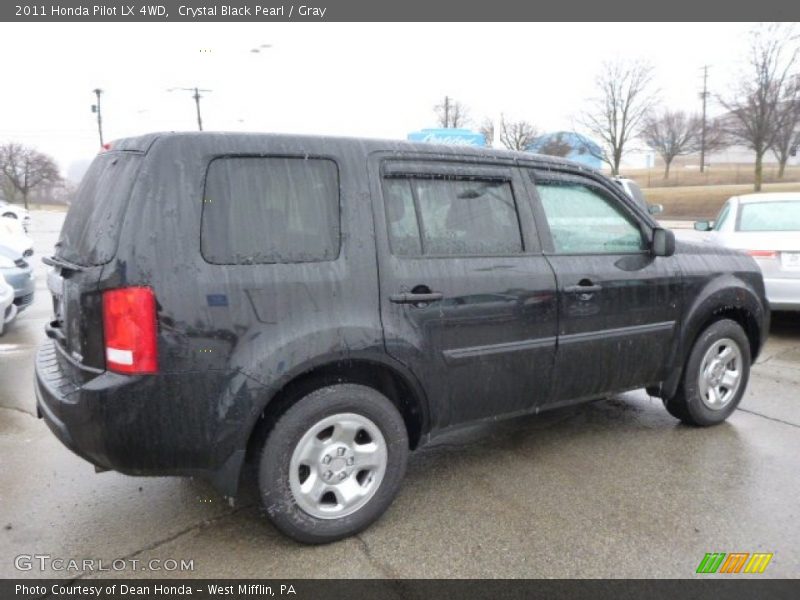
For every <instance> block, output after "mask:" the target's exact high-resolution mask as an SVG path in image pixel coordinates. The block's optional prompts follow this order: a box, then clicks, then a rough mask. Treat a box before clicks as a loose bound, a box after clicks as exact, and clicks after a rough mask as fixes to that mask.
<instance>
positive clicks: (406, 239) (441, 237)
mask: <svg viewBox="0 0 800 600" xmlns="http://www.w3.org/2000/svg"><path fill="white" fill-rule="evenodd" d="M383 188H384V199H385V203H386V218H387V227H388V231H389V243H390V245H391V249H392V253H393V254H395V255H398V256H421V255H433V256H469V255H478V256H493V255H503V254H514V253H518V252H522V249H523V248H522V237H521V233H520V226H519V219H518V217H517V209H516V204H515V203H514V195H513V193H512V191H511V184H510V183H509V182H507V181H494V180H481V179H472V178H429V179H422V178H412V177H409V178H397V179H384V181H383Z"/></svg>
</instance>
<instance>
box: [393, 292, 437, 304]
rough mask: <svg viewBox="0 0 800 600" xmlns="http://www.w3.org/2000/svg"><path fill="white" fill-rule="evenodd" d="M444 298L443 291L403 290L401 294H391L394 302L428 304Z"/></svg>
mask: <svg viewBox="0 0 800 600" xmlns="http://www.w3.org/2000/svg"><path fill="white" fill-rule="evenodd" d="M442 298H444V294H442V292H428V293H425V294H415V293H414V292H402V293H400V294H392V295H391V296H389V301H390V302H393V303H394V304H426V303H428V302H436V301H437V300H441V299H442Z"/></svg>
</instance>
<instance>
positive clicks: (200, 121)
mask: <svg viewBox="0 0 800 600" xmlns="http://www.w3.org/2000/svg"><path fill="white" fill-rule="evenodd" d="M175 90H183V91H186V92H193V94H192V98H194V105H195V109H196V110H197V128H198V129H199V130H200V131H203V118H202V117H201V116H200V98H202V96H201V95H200V92H213V91H214V90H204V89H201V88H199V87H193V88H169V89H168V90H167V91H168V92H174V91H175Z"/></svg>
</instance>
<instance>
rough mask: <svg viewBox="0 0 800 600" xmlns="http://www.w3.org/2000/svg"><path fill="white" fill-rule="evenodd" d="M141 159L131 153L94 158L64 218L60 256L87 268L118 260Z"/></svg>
mask: <svg viewBox="0 0 800 600" xmlns="http://www.w3.org/2000/svg"><path fill="white" fill-rule="evenodd" d="M141 160H142V155H141V154H138V153H131V152H109V153H106V154H101V155H99V156H98V157H97V158H95V159H94V161H93V162H92V164H91V166H90V167H89V170H88V171H87V172H86V174H85V175H84V176H83V180H82V181H81V184H80V186H79V187H78V191H77V192H76V194H75V199H74V200H73V201H72V205H71V206H70V209H69V212H67V217H66V219H64V226H63V227H62V228H61V237H60V238H59V241H58V244H56V253H57V254H58V256H60V257H62V258H64V259H66V260H68V261H70V262H73V263H76V264H79V265H87V266H88V265H102V264H105V263H107V262H108V261H110V260H111V259H112V258H114V254H115V253H116V251H117V241H118V238H119V231H120V227H121V225H122V218H123V217H124V215H125V209H126V207H127V205H128V199H129V198H130V195H131V190H132V189H133V184H134V182H135V181H136V174H137V172H138V170H139V165H140V163H141Z"/></svg>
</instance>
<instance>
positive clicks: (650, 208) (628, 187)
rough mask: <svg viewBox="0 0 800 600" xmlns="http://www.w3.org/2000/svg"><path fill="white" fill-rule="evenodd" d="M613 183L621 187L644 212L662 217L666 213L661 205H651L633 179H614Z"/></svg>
mask: <svg viewBox="0 0 800 600" xmlns="http://www.w3.org/2000/svg"><path fill="white" fill-rule="evenodd" d="M613 181H614V182H615V183H616V184H617V185H618V186H620V187H621V188H622V189H623V190H625V193H626V194H628V196H630V197H631V198H633V200H634V201H635V202H636V204H638V205H639V206H641V207H642V208H643V209H644V210H646V211H647V212H649V213H650V214H651V215H660V214H661V213H662V212H664V206H663V205H661V204H649V203H648V202H647V200H646V199H645V197H644V192H643V191H642V188H641V187H639V184H638V183H636V182H635V181H634V180H633V179H625V178H624V177H614V178H613Z"/></svg>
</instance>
